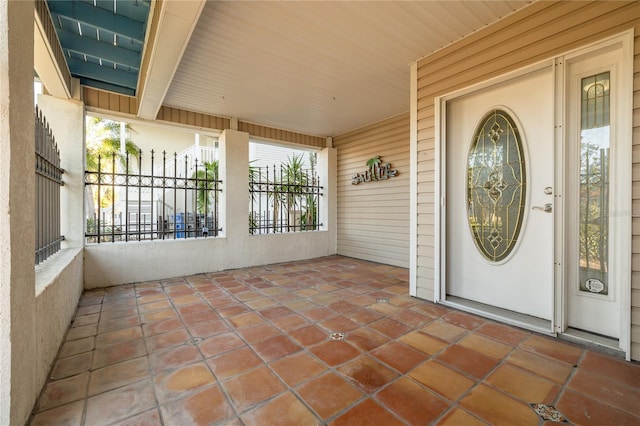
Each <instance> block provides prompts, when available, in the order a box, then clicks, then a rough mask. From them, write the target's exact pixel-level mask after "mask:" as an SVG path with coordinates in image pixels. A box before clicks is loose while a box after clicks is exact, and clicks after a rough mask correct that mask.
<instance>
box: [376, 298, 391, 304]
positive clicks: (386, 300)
mask: <svg viewBox="0 0 640 426" xmlns="http://www.w3.org/2000/svg"><path fill="white" fill-rule="evenodd" d="M376 303H389V299H388V298H387V297H380V298H378V299H376Z"/></svg>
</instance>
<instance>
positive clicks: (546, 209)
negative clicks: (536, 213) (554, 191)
mask: <svg viewBox="0 0 640 426" xmlns="http://www.w3.org/2000/svg"><path fill="white" fill-rule="evenodd" d="M531 210H542V211H543V212H546V213H551V212H552V211H553V206H552V205H551V203H547V204H545V205H544V207H540V206H534V207H532V209H531Z"/></svg>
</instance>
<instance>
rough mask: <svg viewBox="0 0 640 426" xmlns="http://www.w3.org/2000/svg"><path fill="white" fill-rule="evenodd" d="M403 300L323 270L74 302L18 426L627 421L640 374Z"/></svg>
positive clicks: (366, 280)
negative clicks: (25, 424)
mask: <svg viewBox="0 0 640 426" xmlns="http://www.w3.org/2000/svg"><path fill="white" fill-rule="evenodd" d="M408 286H409V276H408V271H407V270H406V269H403V268H398V267H394V266H389V265H383V264H379V263H373V262H367V261H363V260H358V259H353V258H348V257H343V256H329V257H322V258H316V259H312V260H307V261H299V262H290V263H280V264H274V265H267V266H261V267H252V268H243V269H234V270H227V271H223V272H217V273H209V274H199V275H191V276H184V277H175V278H169V279H163V280H158V281H150V282H140V283H135V284H131V285H125V286H117V287H109V288H104V289H96V290H88V291H85V292H84V293H83V295H82V297H81V298H80V302H79V305H78V308H77V310H76V313H75V317H74V319H73V321H72V323H71V325H70V328H69V330H68V332H67V334H66V338H65V341H64V343H63V344H62V346H61V349H60V352H59V353H58V356H57V360H56V361H55V363H54V367H53V370H52V373H51V377H50V379H49V381H48V383H47V384H46V386H45V387H44V389H43V392H42V394H41V395H40V398H39V400H38V402H37V404H36V406H35V410H34V415H33V416H32V418H31V420H30V423H31V424H32V425H51V424H74V425H102V424H105V425H107V424H119V425H133V424H149V425H155V424H164V425H187V424H225V425H241V424H245V425H271V424H273V425H275V424H277V425H289V424H290V425H305V424H308V425H316V424H335V425H356V424H366V425H374V424H375V425H383V424H384V425H413V424H443V425H445V424H446V425H461V424H464V425H476V424H478V425H480V424H518V425H529V424H530V425H538V424H543V423H544V424H551V423H546V421H552V422H553V421H563V419H564V421H568V422H570V423H572V424H585V425H587V424H593V425H603V424H616V425H625V424H629V425H631V424H637V423H638V422H639V421H640V410H639V409H638V406H637V401H638V398H639V396H640V394H639V393H638V387H637V384H638V383H639V382H640V366H638V365H636V364H633V363H627V362H624V361H623V360H621V359H619V358H615V357H612V356H608V355H606V354H603V353H602V352H598V351H592V350H589V349H586V348H585V347H580V346H576V345H573V344H570V343H566V342H562V341H558V340H557V339H552V338H550V337H547V336H542V335H538V334H536V333H533V332H530V331H524V330H522V329H518V328H515V327H510V326H506V325H503V324H499V323H496V322H493V321H491V320H487V319H484V318H481V317H478V316H474V315H471V314H467V313H463V312H460V311H457V310H455V309H451V308H447V307H443V306H437V305H435V304H433V303H431V302H428V301H424V300H420V299H416V298H413V297H410V296H409V294H408ZM536 404H538V405H536ZM542 405H544V406H546V407H548V408H546V409H545V408H543V407H542ZM536 411H537V412H536Z"/></svg>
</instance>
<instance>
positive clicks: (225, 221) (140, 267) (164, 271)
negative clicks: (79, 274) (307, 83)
mask: <svg viewBox="0 0 640 426" xmlns="http://www.w3.org/2000/svg"><path fill="white" fill-rule="evenodd" d="M248 153H249V135H248V134H247V133H245V132H239V131H234V130H225V131H224V132H223V133H222V135H221V136H220V138H219V155H220V158H221V161H220V177H221V180H222V181H223V188H222V194H221V200H220V205H219V209H220V221H221V223H222V233H221V235H220V236H219V237H216V238H198V239H187V240H165V241H142V242H128V243H101V244H91V245H87V246H86V247H85V264H84V282H85V288H96V287H106V286H111V285H118V284H125V283H132V282H141V281H149V280H156V279H160V278H168V277H175V276H180V275H190V274H197V273H206V272H215V271H220V270H224V269H233V268H242V267H248V266H256V265H265V264H269V263H277V262H285V261H292V260H302V259H310V258H314V257H321V256H328V255H332V254H335V253H336V251H335V225H333V223H334V222H333V221H334V220H335V212H334V211H335V195H334V194H333V193H332V192H335V189H330V187H329V185H332V183H331V182H329V183H328V184H327V191H326V192H325V196H324V197H323V198H322V200H321V202H320V214H321V221H322V223H323V224H325V227H324V229H322V230H320V231H312V232H295V233H293V232H292V233H286V234H273V235H249V229H248V215H249V191H248V173H247V167H248ZM335 162H336V153H335V150H334V149H330V148H325V149H324V150H322V151H320V152H319V153H318V169H319V171H320V173H321V174H322V175H323V176H324V177H321V178H325V179H326V176H335Z"/></svg>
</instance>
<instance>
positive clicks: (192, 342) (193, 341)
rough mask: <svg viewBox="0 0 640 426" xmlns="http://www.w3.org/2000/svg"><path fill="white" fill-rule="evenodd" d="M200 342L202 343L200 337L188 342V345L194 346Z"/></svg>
mask: <svg viewBox="0 0 640 426" xmlns="http://www.w3.org/2000/svg"><path fill="white" fill-rule="evenodd" d="M200 342H202V337H194V338H193V339H191V340H189V341H188V343H189V344H190V345H194V346H195V345H197V344H198V343H200Z"/></svg>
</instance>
